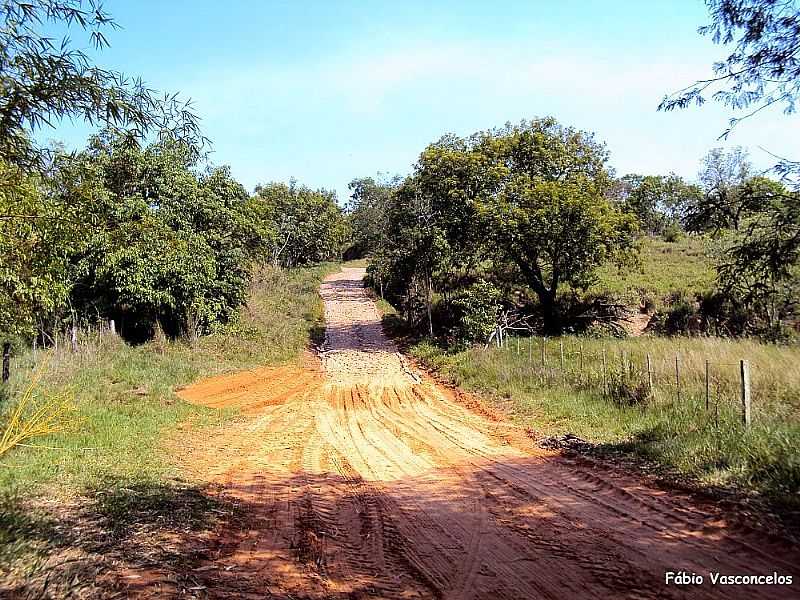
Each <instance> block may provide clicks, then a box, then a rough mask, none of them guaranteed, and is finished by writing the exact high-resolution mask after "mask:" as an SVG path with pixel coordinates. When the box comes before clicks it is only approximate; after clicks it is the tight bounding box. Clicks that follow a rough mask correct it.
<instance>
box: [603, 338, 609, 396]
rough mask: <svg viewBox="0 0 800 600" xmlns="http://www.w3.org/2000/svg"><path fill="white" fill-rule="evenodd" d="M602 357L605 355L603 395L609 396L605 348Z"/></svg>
mask: <svg viewBox="0 0 800 600" xmlns="http://www.w3.org/2000/svg"><path fill="white" fill-rule="evenodd" d="M602 355H603V393H604V394H607V393H608V385H607V383H606V349H605V348H603V352H602Z"/></svg>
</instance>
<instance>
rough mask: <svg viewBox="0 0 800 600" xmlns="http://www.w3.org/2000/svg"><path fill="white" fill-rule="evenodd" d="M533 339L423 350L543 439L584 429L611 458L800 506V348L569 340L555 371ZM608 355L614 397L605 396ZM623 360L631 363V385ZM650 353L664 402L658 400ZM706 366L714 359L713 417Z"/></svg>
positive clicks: (420, 347)
mask: <svg viewBox="0 0 800 600" xmlns="http://www.w3.org/2000/svg"><path fill="white" fill-rule="evenodd" d="M528 342H529V340H528V339H522V340H521V344H520V353H519V354H517V350H516V341H515V340H512V341H511V342H510V343H509V345H508V347H506V348H503V349H497V348H492V349H489V350H486V351H484V350H481V349H475V348H474V349H470V350H465V351H462V352H458V353H446V352H445V351H443V350H441V349H440V348H438V347H436V346H433V345H431V344H429V343H426V342H422V343H419V344H417V345H415V346H414V347H413V348H412V353H413V354H414V356H416V357H417V358H418V359H420V360H421V361H422V362H423V363H425V364H426V365H427V366H429V367H431V368H433V369H435V370H437V371H439V372H440V373H441V374H442V375H444V376H445V377H446V378H448V379H450V380H451V381H453V382H454V383H456V384H458V385H460V386H462V387H464V388H466V389H469V390H473V391H477V392H480V393H482V394H483V395H484V396H485V397H486V398H488V399H489V400H490V401H492V402H494V403H497V404H499V405H501V406H502V407H503V408H504V409H505V410H507V411H508V412H509V413H510V414H511V415H512V417H513V418H514V419H515V420H516V421H517V422H519V423H520V424H522V425H524V426H526V427H530V428H531V429H533V430H534V431H536V432H537V433H538V434H539V435H542V436H560V435H563V434H566V433H572V434H574V435H577V436H579V437H581V438H583V439H585V440H587V441H589V442H591V443H592V444H594V445H595V451H596V452H599V453H609V454H618V455H620V454H621V455H632V456H636V457H639V458H644V459H647V460H648V461H652V463H655V464H656V465H660V466H661V467H664V468H666V470H667V471H668V472H670V473H672V474H679V475H680V476H681V477H684V478H688V479H690V480H692V481H695V482H696V483H698V484H700V485H703V486H715V487H724V488H728V489H733V490H736V491H738V492H739V493H741V494H744V495H751V494H755V495H758V496H761V497H762V498H765V499H768V500H769V501H770V502H772V503H774V504H775V505H776V506H782V507H788V508H791V509H793V510H796V509H798V508H800V452H798V450H797V449H798V448H799V447H800V371H799V370H798V369H797V368H796V365H797V364H800V348H796V347H794V348H789V347H779V346H775V345H767V344H761V343H758V342H756V341H749V340H742V341H735V340H721V339H713V338H691V339H690V338H652V337H643V338H633V339H627V340H614V339H589V338H577V337H564V338H561V339H558V338H556V339H552V340H548V341H547V342H546V346H545V349H546V352H545V363H546V366H545V368H544V369H543V368H542V367H541V340H540V339H532V343H533V347H532V351H531V353H530V359H529V353H528ZM560 342H563V344H564V349H565V350H564V351H565V361H564V363H565V369H564V371H563V372H562V371H561V368H560V361H561V359H560V347H559V343H560ZM604 349H605V352H606V370H605V372H606V379H605V380H606V381H607V382H609V387H610V388H611V389H612V390H613V391H612V393H609V394H604V393H603V380H604V379H603V367H602V351H603V350H604ZM621 353H624V356H625V360H626V361H627V363H628V365H629V369H628V372H627V375H626V383H625V385H624V386H621V385H620V381H621V380H620V374H621V371H622V367H621V365H622V358H621ZM581 354H582V356H583V360H582V362H583V368H582V369H581V368H580V364H581V358H580V357H581ZM647 354H649V355H650V356H651V364H652V371H653V377H654V390H653V394H652V396H649V395H648V394H647V374H646V373H647V372H646V356H647ZM676 354H677V355H678V356H679V365H680V373H681V390H680V399H678V397H677V388H676V384H675V356H676ZM740 359H746V360H749V361H750V363H751V369H752V389H753V404H752V406H753V408H752V426H751V427H750V429H747V430H746V429H745V428H744V427H743V426H742V425H741V410H740V400H739V366H738V361H739V360H740ZM706 360H709V361H710V362H711V366H710V392H711V393H710V409H709V410H706V408H705V361H706ZM626 392H627V393H626ZM628 393H630V395H629V394H628ZM637 394H638V396H637ZM637 398H638V400H637Z"/></svg>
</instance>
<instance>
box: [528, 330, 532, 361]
mask: <svg viewBox="0 0 800 600" xmlns="http://www.w3.org/2000/svg"><path fill="white" fill-rule="evenodd" d="M528 362H529V363H531V362H533V336H532V335H529V336H528Z"/></svg>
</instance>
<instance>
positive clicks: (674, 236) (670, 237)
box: [664, 223, 683, 244]
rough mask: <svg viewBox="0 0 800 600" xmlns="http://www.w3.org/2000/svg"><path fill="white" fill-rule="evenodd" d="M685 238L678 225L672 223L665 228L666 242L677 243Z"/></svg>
mask: <svg viewBox="0 0 800 600" xmlns="http://www.w3.org/2000/svg"><path fill="white" fill-rule="evenodd" d="M682 238H683V230H682V229H681V228H680V226H679V225H678V224H677V223H670V224H669V225H667V226H666V227H665V228H664V241H665V242H670V243H671V244H672V243H675V242H678V241H680V240H681V239H682Z"/></svg>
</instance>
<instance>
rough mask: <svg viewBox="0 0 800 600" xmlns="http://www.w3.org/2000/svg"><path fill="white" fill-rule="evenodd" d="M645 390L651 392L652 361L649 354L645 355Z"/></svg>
mask: <svg viewBox="0 0 800 600" xmlns="http://www.w3.org/2000/svg"><path fill="white" fill-rule="evenodd" d="M647 390H648V391H649V392H650V394H651V395H652V394H653V363H652V361H651V360H650V355H649V354H648V355H647Z"/></svg>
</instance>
